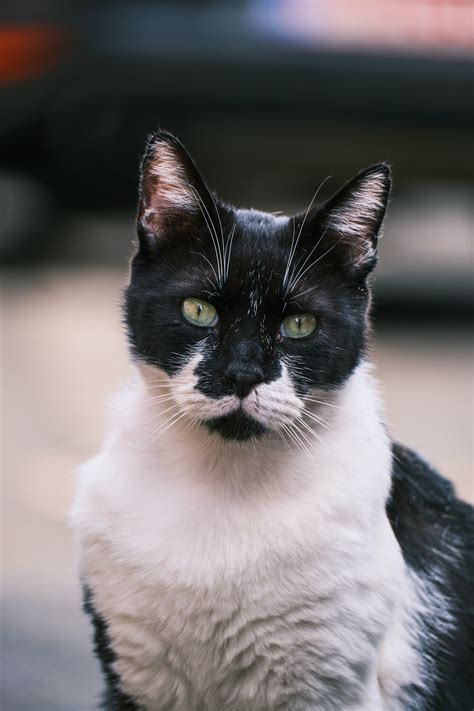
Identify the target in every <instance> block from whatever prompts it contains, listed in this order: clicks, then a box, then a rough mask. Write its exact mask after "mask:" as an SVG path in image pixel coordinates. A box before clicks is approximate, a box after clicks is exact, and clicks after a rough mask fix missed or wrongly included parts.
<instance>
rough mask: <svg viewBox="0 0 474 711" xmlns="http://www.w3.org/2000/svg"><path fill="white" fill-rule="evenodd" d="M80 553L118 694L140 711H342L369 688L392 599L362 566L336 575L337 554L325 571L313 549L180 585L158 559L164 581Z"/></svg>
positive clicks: (108, 550)
mask: <svg viewBox="0 0 474 711" xmlns="http://www.w3.org/2000/svg"><path fill="white" fill-rule="evenodd" d="M190 546H191V548H192V544H191V543H190ZM315 548H316V547H315ZM83 552H84V554H83V562H84V567H85V575H86V578H87V581H88V584H89V585H90V586H91V587H92V593H93V598H94V604H95V606H96V610H97V612H98V614H99V615H101V616H102V617H103V618H104V619H105V621H106V623H107V626H108V631H109V634H110V638H111V643H112V647H113V650H114V653H115V655H116V662H115V669H116V671H117V673H118V674H119V676H120V679H121V682H122V685H123V689H124V690H125V691H126V693H128V694H129V695H130V696H132V697H133V698H136V699H137V700H139V701H140V703H142V704H143V705H144V706H145V708H147V709H161V708H170V709H175V710H176V711H185V710H186V711H191V710H194V709H206V710H207V711H213V710H214V709H215V710H216V711H217V709H222V708H235V709H237V710H240V709H242V710H243V709H247V708H256V709H257V708H258V709H259V710H261V711H266V710H267V709H268V710H270V709H274V708H278V707H279V705H281V708H293V706H292V705H291V703H290V700H291V699H292V698H293V699H294V701H295V705H294V708H300V707H299V706H297V705H296V701H297V700H298V699H310V700H311V701H310V703H312V704H314V707H315V708H316V707H317V704H320V707H324V706H321V704H324V703H326V702H327V703H329V701H328V700H329V699H330V698H331V696H332V695H333V694H334V689H335V688H337V690H338V696H339V698H340V699H347V708H350V707H351V706H350V703H352V700H354V699H357V698H358V697H359V695H360V694H362V693H363V689H366V682H367V678H368V676H370V674H371V673H372V671H371V670H373V668H374V659H375V654H376V647H377V644H378V640H379V639H380V637H381V635H382V634H383V631H384V629H385V625H386V622H387V616H388V615H389V611H390V607H391V605H392V604H393V596H394V594H395V589H394V588H393V586H392V585H391V584H390V583H387V582H383V581H382V580H379V579H375V578H374V575H373V570H372V569H371V560H370V558H371V555H367V557H366V560H365V561H363V560H362V559H361V560H358V561H357V562H355V561H354V560H353V562H352V563H351V564H350V563H349V561H348V560H346V561H343V560H340V565H341V568H342V569H341V570H339V571H337V568H336V567H335V562H336V551H334V552H333V557H332V563H331V564H328V560H326V561H322V560H320V558H321V553H320V552H319V553H318V551H317V550H314V551H313V552H311V551H307V553H306V554H304V555H300V556H299V557H296V558H294V557H293V558H292V557H291V556H287V557H285V556H284V555H283V556H276V557H274V558H273V560H272V556H271V554H268V556H267V557H266V559H265V560H262V561H261V562H257V563H252V562H250V563H249V565H248V568H247V569H245V570H240V571H239V572H238V573H236V574H235V575H232V574H230V575H228V576H214V577H213V578H212V581H211V579H209V582H208V583H204V582H203V581H201V582H194V583H192V582H191V583H190V584H187V585H186V584H183V583H179V582H175V583H173V582H172V578H171V577H170V576H169V575H168V574H167V572H166V570H165V569H164V568H166V566H167V563H166V560H165V559H163V566H164V568H163V571H162V575H161V574H160V570H159V569H158V570H157V569H154V570H150V569H148V570H147V569H146V567H145V566H144V561H140V560H139V559H138V558H134V559H132V558H128V559H127V557H125V558H124V557H122V556H120V557H118V556H117V554H116V551H114V547H113V546H111V545H110V542H106V541H105V540H103V539H101V538H100V537H96V538H94V539H90V541H89V542H88V543H87V544H86V545H85V546H84V551H83ZM209 556H210V558H211V560H210V563H209V564H210V565H212V551H209ZM356 558H357V556H356ZM341 639H344V640H345V644H344V646H343V647H341ZM285 704H286V705H285ZM301 708H304V709H307V708H308V709H309V708H313V706H311V705H302V706H301ZM328 708H330V706H328Z"/></svg>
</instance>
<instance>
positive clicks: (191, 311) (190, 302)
mask: <svg viewBox="0 0 474 711" xmlns="http://www.w3.org/2000/svg"><path fill="white" fill-rule="evenodd" d="M181 313H182V314H183V316H184V318H185V319H186V321H189V323H192V324H193V325H194V326H204V327H206V328H209V327H210V326H214V324H215V323H217V311H216V309H215V308H214V306H213V305H212V304H208V303H207V301H201V299H185V300H184V301H183V303H182V304H181Z"/></svg>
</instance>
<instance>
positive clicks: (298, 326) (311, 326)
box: [280, 314, 318, 338]
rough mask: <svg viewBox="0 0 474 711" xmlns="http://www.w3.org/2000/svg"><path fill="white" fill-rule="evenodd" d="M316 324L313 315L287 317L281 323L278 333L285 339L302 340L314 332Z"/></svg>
mask: <svg viewBox="0 0 474 711" xmlns="http://www.w3.org/2000/svg"><path fill="white" fill-rule="evenodd" d="M317 323H318V322H317V320H316V316H313V314H296V315H295V316H287V317H286V318H284V319H283V321H282V322H281V326H280V333H281V334H282V336H286V337H287V338H304V337H305V336H310V335H311V334H312V333H313V332H314V331H315V330H316V326H317Z"/></svg>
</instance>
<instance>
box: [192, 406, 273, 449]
mask: <svg viewBox="0 0 474 711" xmlns="http://www.w3.org/2000/svg"><path fill="white" fill-rule="evenodd" d="M206 426H207V428H208V429H209V431H210V432H217V433H218V434H220V435H221V437H223V438H224V439H233V440H237V441H239V442H244V441H245V440H247V439H250V438H251V437H261V436H262V435H263V434H264V433H265V427H264V426H263V425H261V424H260V423H259V422H257V421H256V420H254V419H253V418H251V417H249V416H248V415H246V414H245V412H242V410H238V411H237V412H232V413H231V414H230V415H223V416H222V417H216V418H214V419H213V420H208V421H207V422H206Z"/></svg>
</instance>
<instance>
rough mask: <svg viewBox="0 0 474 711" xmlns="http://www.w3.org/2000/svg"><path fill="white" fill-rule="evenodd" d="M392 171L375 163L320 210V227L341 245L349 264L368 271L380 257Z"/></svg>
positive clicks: (352, 267)
mask: <svg viewBox="0 0 474 711" xmlns="http://www.w3.org/2000/svg"><path fill="white" fill-rule="evenodd" d="M391 183H392V181H391V171H390V167H389V166H388V165H387V164H386V163H380V164H377V165H373V166H371V167H370V168H367V169H366V170H363V171H361V172H360V173H358V174H357V175H356V176H355V177H354V178H352V180H349V182H348V183H346V184H345V185H344V186H343V187H342V188H341V189H340V190H339V191H338V192H337V193H336V194H335V195H334V196H333V197H332V198H331V199H330V200H329V201H328V202H327V203H326V204H325V205H324V206H323V208H321V210H320V211H318V217H319V219H320V220H321V223H320V229H322V230H324V232H325V233H326V234H327V235H328V237H329V238H330V239H331V240H332V241H333V243H334V244H335V245H336V244H337V245H338V250H337V251H338V252H340V253H342V255H343V258H344V261H345V262H346V264H347V266H348V267H349V268H350V269H352V270H353V271H356V272H361V273H366V274H368V273H369V272H370V271H371V270H372V269H373V267H374V266H375V264H376V261H377V241H378V238H379V236H380V233H381V229H382V223H383V219H384V216H385V212H386V209H387V203H388V198H389V195H390V188H391Z"/></svg>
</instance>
